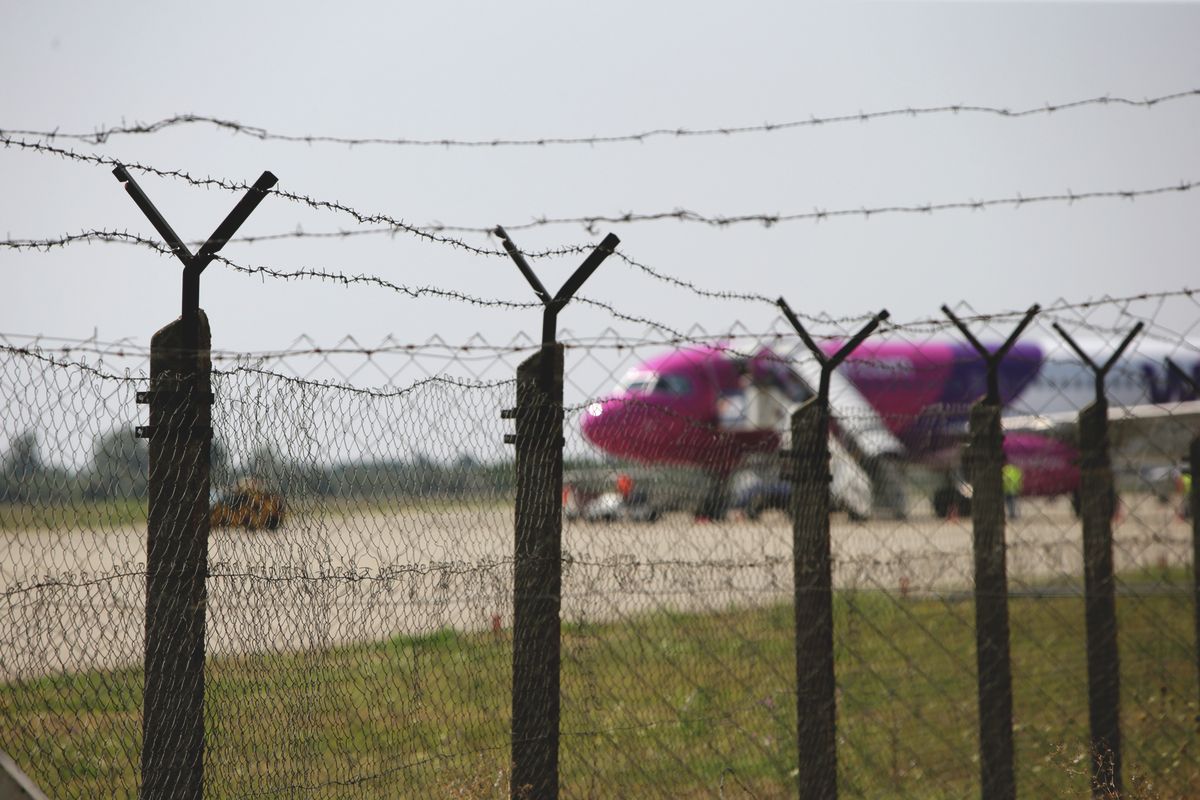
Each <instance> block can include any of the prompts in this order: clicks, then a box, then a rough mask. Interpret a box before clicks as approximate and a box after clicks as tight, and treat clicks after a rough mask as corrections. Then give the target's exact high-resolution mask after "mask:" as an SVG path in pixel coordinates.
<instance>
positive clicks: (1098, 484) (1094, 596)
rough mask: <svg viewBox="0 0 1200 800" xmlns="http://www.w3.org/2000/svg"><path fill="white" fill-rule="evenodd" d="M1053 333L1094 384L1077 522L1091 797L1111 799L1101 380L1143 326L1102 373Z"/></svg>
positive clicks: (1112, 590) (1112, 719)
mask: <svg viewBox="0 0 1200 800" xmlns="http://www.w3.org/2000/svg"><path fill="white" fill-rule="evenodd" d="M1054 330H1056V331H1058V334H1059V335H1060V336H1062V337H1063V339H1064V340H1066V342H1067V344H1068V345H1070V347H1071V349H1072V350H1074V351H1075V353H1076V355H1078V356H1079V358H1080V359H1081V360H1082V361H1083V362H1084V363H1085V364H1087V365H1088V366H1089V367H1091V369H1092V373H1093V376H1094V378H1095V383H1096V399H1095V400H1094V401H1093V402H1092V404H1091V405H1089V406H1088V407H1087V408H1084V409H1083V410H1082V411H1080V412H1079V451H1080V462H1079V471H1080V476H1079V477H1080V485H1079V501H1080V502H1079V516H1080V518H1081V520H1082V522H1083V586H1084V608H1085V612H1084V613H1085V622H1086V626H1087V669H1088V723H1089V727H1090V729H1091V752H1092V794H1093V795H1094V796H1096V797H1110V796H1112V794H1113V793H1114V792H1116V793H1118V794H1119V793H1120V791H1121V714H1120V712H1121V673H1120V668H1119V665H1120V662H1119V659H1118V652H1117V597H1116V577H1115V575H1114V574H1113V531H1112V517H1113V512H1114V511H1115V510H1116V509H1115V508H1114V502H1115V500H1116V491H1115V489H1114V487H1113V475H1112V460H1111V458H1110V456H1109V441H1108V398H1107V397H1106V396H1105V393H1104V379H1105V377H1106V376H1107V375H1108V371H1109V370H1110V369H1111V368H1112V366H1113V364H1115V363H1116V362H1117V359H1118V358H1120V357H1121V354H1122V353H1124V352H1125V348H1127V347H1128V346H1129V343H1130V342H1131V341H1133V337H1134V336H1137V334H1138V333H1139V332H1140V331H1141V330H1142V323H1140V322H1139V323H1138V324H1137V325H1136V326H1135V327H1134V328H1133V330H1132V331H1130V332H1129V335H1128V336H1126V337H1125V340H1124V341H1123V342H1121V346H1120V347H1118V348H1117V351H1116V352H1115V353H1113V355H1112V356H1111V357H1110V358H1109V359H1108V361H1107V362H1105V364H1104V366H1102V367H1101V366H1098V365H1097V364H1096V363H1095V362H1094V361H1092V359H1091V357H1090V356H1088V355H1087V353H1085V352H1083V350H1082V349H1081V348H1080V347H1079V345H1078V344H1076V342H1075V340H1074V339H1072V338H1071V337H1070V335H1069V334H1068V333H1067V332H1066V331H1065V330H1063V329H1062V328H1061V327H1060V326H1059V324H1058V323H1057V322H1056V323H1054Z"/></svg>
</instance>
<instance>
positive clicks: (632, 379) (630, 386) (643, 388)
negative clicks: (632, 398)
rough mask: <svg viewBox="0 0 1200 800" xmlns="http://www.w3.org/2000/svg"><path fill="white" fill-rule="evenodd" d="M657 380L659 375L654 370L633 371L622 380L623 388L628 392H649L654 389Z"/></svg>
mask: <svg viewBox="0 0 1200 800" xmlns="http://www.w3.org/2000/svg"><path fill="white" fill-rule="evenodd" d="M657 382H658V376H657V375H655V374H654V373H653V372H639V371H633V372H630V373H629V374H628V375H626V376H625V377H624V378H623V379H622V380H621V389H622V390H624V391H626V392H634V393H637V394H647V393H649V392H652V391H653V390H654V384H655V383H657Z"/></svg>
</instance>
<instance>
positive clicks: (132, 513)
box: [0, 499, 146, 532]
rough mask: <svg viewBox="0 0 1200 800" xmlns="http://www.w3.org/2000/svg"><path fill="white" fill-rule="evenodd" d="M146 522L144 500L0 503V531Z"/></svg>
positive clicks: (93, 527)
mask: <svg viewBox="0 0 1200 800" xmlns="http://www.w3.org/2000/svg"><path fill="white" fill-rule="evenodd" d="M135 524H142V525H145V524H146V501H145V500H125V499H122V500H72V501H67V502H63V503H0V531H28V530H49V531H63V532H75V531H103V530H106V529H110V528H120V527H125V526H127V525H135Z"/></svg>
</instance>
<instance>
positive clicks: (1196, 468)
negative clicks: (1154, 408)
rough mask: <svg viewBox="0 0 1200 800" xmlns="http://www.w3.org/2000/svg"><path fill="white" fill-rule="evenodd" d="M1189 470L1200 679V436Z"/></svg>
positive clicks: (1175, 368) (1188, 379)
mask: <svg viewBox="0 0 1200 800" xmlns="http://www.w3.org/2000/svg"><path fill="white" fill-rule="evenodd" d="M1167 369H1169V370H1170V371H1171V372H1174V373H1175V374H1176V375H1178V376H1179V377H1180V378H1182V379H1183V382H1184V383H1185V384H1187V385H1188V386H1190V387H1192V391H1193V392H1194V393H1195V394H1196V397H1197V398H1200V385H1197V384H1196V381H1194V380H1192V376H1191V375H1188V374H1187V373H1186V372H1184V371H1183V369H1182V368H1181V367H1180V366H1179V365H1178V364H1176V363H1175V362H1174V361H1172V360H1171V359H1169V358H1168V359H1167ZM1188 469H1189V470H1190V471H1191V476H1192V488H1191V492H1190V494H1189V496H1188V497H1185V498H1183V502H1185V503H1187V504H1188V510H1189V511H1190V512H1191V515H1192V609H1193V611H1192V613H1193V614H1194V616H1195V618H1196V638H1195V648H1196V677H1197V678H1198V679H1200V486H1197V485H1196V477H1197V472H1200V436H1195V437H1193V438H1192V441H1191V443H1190V444H1189V445H1188Z"/></svg>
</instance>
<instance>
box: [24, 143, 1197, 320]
mask: <svg viewBox="0 0 1200 800" xmlns="http://www.w3.org/2000/svg"><path fill="white" fill-rule="evenodd" d="M0 144H3V145H4V146H6V147H18V148H23V149H28V150H33V151H35V152H40V153H47V154H50V155H57V156H59V157H62V158H66V159H69V160H76V161H80V162H84V163H91V164H97V165H104V166H124V167H125V168H126V169H132V170H135V171H138V172H144V173H147V174H152V175H156V176H159V177H164V178H172V179H177V180H182V181H185V182H187V183H189V184H191V185H193V186H197V187H205V188H219V189H225V190H228V191H241V190H245V189H248V188H250V187H249V185H248V184H245V183H244V182H235V181H231V180H228V179H224V178H196V177H193V176H192V175H190V174H188V173H187V172H185V171H182V170H173V169H172V170H167V169H161V168H158V167H152V166H148V165H144V164H139V163H136V162H135V163H126V162H121V161H118V160H116V159H113V158H109V157H107V156H100V155H96V154H87V153H77V152H75V151H72V150H67V149H64V148H58V147H53V146H51V145H47V144H42V143H37V142H26V141H23V140H17V139H12V138H9V137H7V136H0ZM1197 186H1200V183H1198V182H1196V181H1189V180H1186V179H1185V180H1181V181H1180V182H1179V183H1176V184H1170V185H1160V186H1154V187H1148V188H1141V189H1100V190H1093V191H1087V192H1075V191H1074V190H1072V189H1067V190H1066V191H1064V192H1057V193H1048V194H1038V195H1028V196H1027V195H1025V194H1023V193H1018V194H1016V195H1012V196H1008V197H995V198H989V199H970V200H955V201H948V202H942V203H921V204H915V205H888V206H876V207H865V206H864V207H859V208H841V209H822V208H816V209H814V210H812V211H803V212H795V213H774V214H772V213H763V212H754V213H746V214H736V215H707V214H703V213H700V212H697V211H692V210H689V209H683V208H678V209H674V210H672V211H658V212H644V213H643V212H633V211H629V212H625V213H622V214H617V215H603V214H594V215H584V216H575V217H537V218H535V219H533V220H531V221H529V222H524V223H515V224H508V225H506V226H505V228H506V229H507V230H510V231H514V230H529V229H532V228H538V227H545V226H550V225H580V226H582V227H583V228H584V229H585V230H587V231H588V232H589V233H593V234H594V233H596V230H595V228H596V226H597V225H599V224H602V223H604V224H612V225H615V224H631V223H641V222H661V221H669V220H675V221H677V222H693V223H699V224H704V225H709V226H713V227H729V226H733V225H741V224H746V223H758V224H761V225H764V226H767V227H770V226H772V225H777V224H781V223H787V222H800V221H812V222H821V221H824V220H827V219H835V218H841V217H862V218H864V219H870V218H871V217H873V216H883V215H891V214H933V213H938V212H944V211H982V210H985V209H988V208H991V207H995V206H1012V207H1013V208H1014V209H1019V208H1021V207H1022V206H1026V205H1042V204H1047V203H1067V204H1069V205H1073V204H1075V203H1078V202H1083V201H1086V200H1100V199H1124V200H1135V199H1138V198H1141V197H1149V196H1153V195H1160V194H1168V193H1176V192H1179V193H1183V192H1189V191H1192V190H1194V189H1195V188H1196V187H1197ZM267 193H268V194H273V195H276V196H278V197H280V198H283V199H285V200H289V201H291V202H294V203H298V204H300V205H304V206H307V207H309V208H312V209H314V210H324V211H332V212H336V213H341V214H346V215H348V216H350V217H351V218H353V219H354V220H355V221H356V222H358V223H359V224H364V225H378V224H386V225H389V226H391V227H394V228H395V229H396V230H398V231H402V232H404V233H408V234H411V235H413V236H416V237H418V238H421V239H424V240H426V241H431V242H435V243H438V244H446V245H450V246H452V247H456V248H459V249H462V250H465V251H467V252H470V253H472V254H474V255H500V252H499V251H498V250H494V249H488V248H482V247H478V246H476V245H472V244H470V243H468V242H466V241H464V240H462V239H458V238H454V237H450V236H445V235H444V234H445V233H475V234H485V235H491V234H492V233H493V232H494V230H495V226H492V225H489V226H467V225H445V224H441V223H436V224H430V225H425V226H418V225H414V224H412V223H408V222H405V221H403V220H400V219H397V218H395V217H391V216H389V215H387V214H384V213H377V212H366V211H360V210H358V209H355V208H353V207H351V206H348V205H346V204H344V203H341V202H339V201H336V200H320V199H317V198H313V197H310V196H307V195H303V194H299V193H296V192H292V191H288V190H284V189H279V188H274V189H270V190H268V192H267ZM558 252H560V253H566V252H575V250H574V248H573V247H572V248H566V249H562V250H560V251H558ZM755 299H757V298H755Z"/></svg>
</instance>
